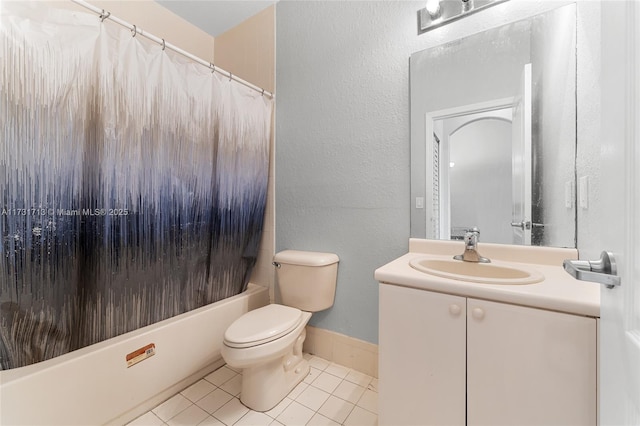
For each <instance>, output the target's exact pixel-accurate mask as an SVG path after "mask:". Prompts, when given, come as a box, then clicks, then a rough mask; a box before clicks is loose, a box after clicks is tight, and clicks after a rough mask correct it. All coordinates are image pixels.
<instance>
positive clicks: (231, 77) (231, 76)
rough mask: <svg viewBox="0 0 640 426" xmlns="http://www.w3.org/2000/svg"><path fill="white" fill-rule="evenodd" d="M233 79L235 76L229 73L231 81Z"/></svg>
mask: <svg viewBox="0 0 640 426" xmlns="http://www.w3.org/2000/svg"><path fill="white" fill-rule="evenodd" d="M232 79H233V74H231V73H229V81H231V80H232Z"/></svg>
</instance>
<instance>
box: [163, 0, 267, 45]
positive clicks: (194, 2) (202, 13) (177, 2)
mask: <svg viewBox="0 0 640 426" xmlns="http://www.w3.org/2000/svg"><path fill="white" fill-rule="evenodd" d="M156 1H157V2H158V3H159V4H160V5H162V6H164V7H166V8H167V9H169V10H170V11H172V12H173V13H175V14H176V15H178V16H180V17H182V18H183V19H186V20H187V21H189V22H190V23H192V24H193V25H195V26H196V27H198V28H200V29H201V30H203V31H205V32H207V33H209V34H211V35H212V36H213V37H217V36H218V35H220V34H222V33H224V32H226V31H228V30H230V29H231V28H233V27H235V26H236V25H238V24H239V23H241V22H243V21H245V20H247V19H248V18H250V17H252V16H254V15H255V14H257V13H258V12H260V11H262V10H264V9H266V8H267V7H269V6H271V5H272V4H274V3H276V1H277V0H156Z"/></svg>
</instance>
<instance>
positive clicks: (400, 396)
mask: <svg viewBox="0 0 640 426" xmlns="http://www.w3.org/2000/svg"><path fill="white" fill-rule="evenodd" d="M379 333H380V335H379V363H380V364H379V376H380V389H379V390H380V394H379V421H380V424H381V425H394V426H399V425H464V424H467V425H595V424H596V410H597V399H596V354H597V343H596V319H595V318H590V317H585V316H579V315H572V314H566V313H560V312H553V311H547V310H543V309H537V308H529V307H523V306H516V305H510V304H508V303H501V302H500V303H498V302H490V301H485V300H478V299H473V298H465V297H460V296H453V295H448V294H442V293H436V292H431V291H426V290H418V289H413V288H407V287H401V286H395V285H390V284H380V332H379Z"/></svg>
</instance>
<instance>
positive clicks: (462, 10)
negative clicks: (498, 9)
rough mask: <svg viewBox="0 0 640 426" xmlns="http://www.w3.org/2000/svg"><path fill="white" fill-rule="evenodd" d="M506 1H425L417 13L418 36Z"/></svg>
mask: <svg viewBox="0 0 640 426" xmlns="http://www.w3.org/2000/svg"><path fill="white" fill-rule="evenodd" d="M505 1H507V0H427V4H426V6H425V7H424V8H422V9H420V10H419V11H418V34H422V33H425V32H427V31H430V30H433V29H435V28H438V27H441V26H443V25H445V24H448V23H449V22H453V21H457V20H458V19H460V18H464V17H465V16H467V15H470V14H472V13H476V12H479V11H481V10H484V9H486V8H488V7H491V6H495V5H496V4H500V3H504V2H505Z"/></svg>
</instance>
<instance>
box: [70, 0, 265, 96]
mask: <svg viewBox="0 0 640 426" xmlns="http://www.w3.org/2000/svg"><path fill="white" fill-rule="evenodd" d="M71 1H72V2H73V3H76V4H77V5H79V6H82V7H84V8H86V9H89V10H91V11H92V12H94V13H97V14H98V15H99V18H100V19H101V20H102V21H103V22H104V20H105V19H110V20H112V21H113V22H115V23H116V24H119V25H122V26H123V27H125V28H128V29H129V30H131V32H132V33H133V37H135V36H136V35H138V34H140V35H141V36H143V37H146V38H148V39H149V40H151V41H153V42H156V43H158V44H159V45H161V46H162V49H163V50H164V49H171V50H173V51H174V52H176V53H179V54H180V55H182V56H185V57H187V58H189V59H191V60H192V61H194V62H197V63H199V64H201V65H204V66H205V67H207V68H209V69H210V70H211V72H214V71H215V72H218V73H220V74H222V75H224V76H225V77H228V78H229V79H230V80H235V81H236V82H238V83H240V84H242V85H243V86H246V87H248V88H250V89H253V90H255V91H256V92H260V94H262V95H263V96H268V97H270V98H271V99H273V98H274V95H273V93H270V92H267V91H266V90H264V89H262V88H260V87H258V86H256V85H254V84H251V83H249V82H248V81H246V80H243V79H241V78H240V77H237V76H235V75H233V74H232V73H230V72H229V71H226V70H223V69H222V68H219V67H216V66H215V65H214V64H213V63H211V62H207V61H205V60H204V59H201V58H199V57H197V56H195V55H193V54H191V53H189V52H187V51H185V50H182V49H180V48H179V47H177V46H174V45H173V44H171V43H167V42H166V41H165V39H163V38H160V37H157V36H155V35H153V34H150V33H148V32H147V31H144V30H142V29H140V28H138V27H137V26H135V25H133V24H130V23H128V22H127V21H124V20H122V19H120V18H118V17H116V16H113V15H112V14H111V12H108V11H105V10H104V9H100V8H99V7H96V6H94V5H92V4H89V3H87V2H86V1H84V0H71Z"/></svg>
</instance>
